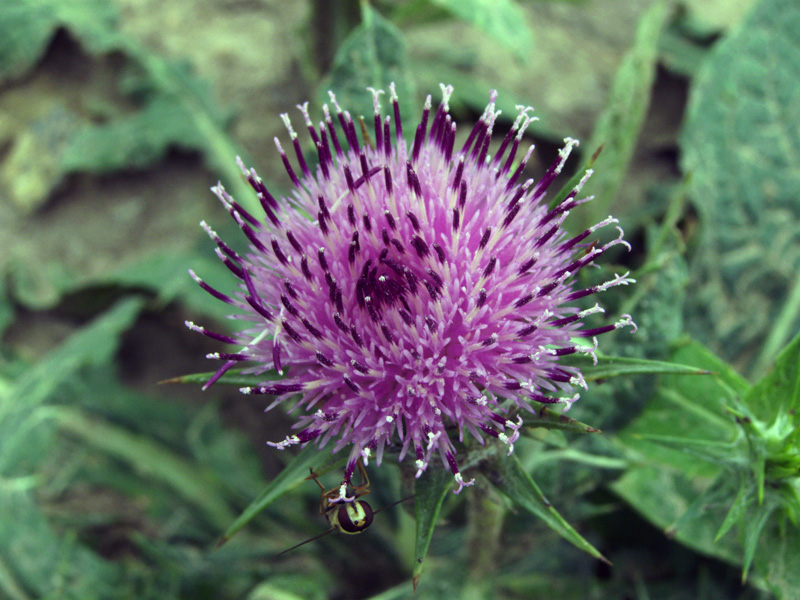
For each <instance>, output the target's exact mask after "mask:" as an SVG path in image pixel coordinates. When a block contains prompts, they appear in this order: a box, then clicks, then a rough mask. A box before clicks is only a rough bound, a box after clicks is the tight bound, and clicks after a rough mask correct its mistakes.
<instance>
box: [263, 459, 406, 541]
mask: <svg viewBox="0 0 800 600" xmlns="http://www.w3.org/2000/svg"><path fill="white" fill-rule="evenodd" d="M358 472H359V475H360V477H361V484H360V485H357V486H354V485H352V484H349V483H348V482H346V481H343V482H342V483H341V485H339V486H338V487H335V488H332V489H330V490H326V489H325V486H324V485H322V484H321V483H320V482H319V480H318V479H317V477H318V475H317V474H316V473H314V470H313V469H311V475H309V476H308V477H307V478H306V479H313V480H314V483H316V484H317V485H318V486H319V488H320V490H322V493H321V494H320V499H319V514H321V515H325V517H326V518H327V519H328V523H329V524H330V529H327V530H325V531H323V532H322V533H320V534H319V535H315V536H314V537H311V538H308V539H307V540H304V541H302V542H300V543H299V544H295V545H294V546H292V547H291V548H287V549H286V550H284V551H283V552H281V553H280V554H278V555H277V556H281V555H282V554H286V553H287V552H289V551H290V550H294V549H295V548H299V547H300V546H302V545H304V544H307V543H309V542H313V541H314V540H317V539H319V538H321V537H322V536H325V535H328V534H329V533H333V532H334V531H340V532H342V533H346V534H348V535H355V534H357V533H361V532H362V531H364V530H365V529H366V528H367V527H369V526H370V525H371V524H372V519H373V517H374V516H375V515H376V514H377V513H379V512H381V511H383V510H386V509H387V508H391V507H392V506H395V505H396V504H400V503H401V502H405V501H406V500H410V499H411V498H413V496H408V497H407V498H403V499H402V500H398V501H397V502H393V503H392V504H390V505H388V506H384V507H383V508H379V509H378V510H376V511H373V510H372V507H371V506H370V505H369V503H368V502H367V501H366V500H359V498H361V497H363V496H366V495H367V494H369V492H370V490H369V477H368V476H367V471H366V470H365V469H364V465H362V464H361V461H358ZM348 487H352V490H353V493H352V495H351V496H348V495H347V489H348Z"/></svg>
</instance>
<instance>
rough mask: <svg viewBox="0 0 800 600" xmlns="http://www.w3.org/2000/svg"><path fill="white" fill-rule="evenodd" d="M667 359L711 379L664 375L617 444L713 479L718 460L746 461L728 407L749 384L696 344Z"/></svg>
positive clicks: (739, 437) (745, 452)
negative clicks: (650, 399) (708, 374)
mask: <svg viewBox="0 0 800 600" xmlns="http://www.w3.org/2000/svg"><path fill="white" fill-rule="evenodd" d="M671 358H672V360H673V362H674V363H676V364H681V363H682V364H685V365H688V366H691V367H694V368H698V369H706V370H707V371H711V372H714V375H713V376H709V377H698V378H686V377H679V376H677V375H665V376H663V377H662V380H661V383H660V385H659V386H658V388H657V392H656V396H655V398H654V401H652V402H650V403H649V404H648V406H647V407H646V408H645V410H644V411H642V413H641V414H640V415H639V416H638V417H637V418H636V419H635V420H634V421H633V422H631V424H630V425H629V426H628V427H626V428H625V429H624V430H623V431H622V432H621V433H620V436H619V439H620V441H621V442H623V443H624V444H625V445H626V446H627V447H628V448H630V449H635V450H636V451H637V452H639V453H642V454H643V455H644V456H645V457H647V458H648V459H650V460H654V461H658V462H660V463H661V464H666V465H672V466H674V467H676V468H680V469H683V470H685V471H686V472H687V473H693V474H694V473H697V474H702V475H705V476H712V475H715V474H716V473H717V472H718V469H719V464H720V463H721V462H724V463H726V464H730V462H731V461H735V460H737V459H738V460H744V461H747V460H748V459H747V450H746V448H744V447H743V446H739V445H738V444H739V442H740V440H741V434H740V431H739V429H738V427H737V426H736V424H735V422H734V419H733V416H732V415H731V414H730V412H729V411H728V406H730V405H731V403H732V402H733V400H734V399H735V398H736V397H738V396H741V395H742V393H743V392H745V391H746V390H747V389H749V384H748V383H747V382H746V381H744V380H743V379H742V378H741V377H740V376H739V375H738V374H736V372H735V371H733V369H732V368H731V367H730V366H729V365H727V364H726V363H725V362H724V361H723V360H721V359H719V358H717V357H715V356H714V355H713V354H712V353H710V352H709V351H708V350H707V349H706V348H704V347H703V346H702V345H700V344H698V343H696V342H691V343H688V344H686V345H684V346H682V347H680V348H678V349H677V350H676V351H675V352H674V353H673V355H672V357H671ZM656 442H661V443H656ZM665 443H666V444H667V445H666V446H665V445H664V444H665ZM734 448H737V450H736V451H735V452H734V451H733V450H734ZM698 458H703V460H701V461H698V460H697V459H698Z"/></svg>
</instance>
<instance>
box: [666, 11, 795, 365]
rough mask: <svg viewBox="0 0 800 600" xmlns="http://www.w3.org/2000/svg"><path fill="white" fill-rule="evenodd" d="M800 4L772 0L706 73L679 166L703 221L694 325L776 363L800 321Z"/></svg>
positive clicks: (724, 346) (695, 95) (738, 352)
mask: <svg viewBox="0 0 800 600" xmlns="http://www.w3.org/2000/svg"><path fill="white" fill-rule="evenodd" d="M798 28H800V4H798V3H797V2H785V1H783V0H765V1H763V2H760V3H758V4H757V5H756V7H755V10H754V11H753V12H752V13H751V14H750V15H749V16H748V17H747V18H746V19H745V21H744V22H743V23H742V25H741V26H740V27H739V28H737V29H736V30H734V31H733V32H732V33H731V34H730V35H729V36H728V37H726V38H725V39H723V40H722V41H720V42H719V43H718V44H717V45H716V46H715V47H714V49H713V50H712V52H711V55H710V57H709V59H708V61H707V62H706V64H705V66H704V68H703V70H702V72H701V73H700V75H699V76H698V77H697V79H696V82H695V86H694V89H693V90H692V94H691V96H690V100H689V105H688V107H687V116H686V125H685V128H684V131H683V136H682V139H681V157H682V161H681V167H682V170H683V172H684V173H687V174H691V175H692V179H691V182H690V197H691V199H692V201H693V203H694V205H695V207H696V208H697V211H698V213H699V215H700V221H701V229H700V231H701V234H702V237H701V239H700V244H699V245H698V247H697V252H696V254H695V256H694V261H693V265H692V280H693V282H692V289H693V290H694V293H693V294H692V297H691V304H690V306H691V310H690V311H688V317H689V318H690V319H691V320H690V322H689V327H690V328H691V330H692V331H693V332H696V333H695V334H694V335H703V336H704V338H705V339H708V340H713V341H714V343H715V344H716V346H715V347H714V349H715V350H718V351H720V352H722V353H724V355H725V356H727V357H740V356H741V357H745V358H750V353H751V352H752V349H753V348H759V347H762V346H763V350H762V353H761V355H760V356H759V357H758V361H757V365H756V368H755V369H754V372H756V373H757V372H760V371H762V370H763V369H765V368H766V367H767V365H769V364H770V363H771V362H772V361H773V360H774V358H775V355H776V354H777V352H778V351H779V350H780V348H782V347H783V346H784V345H785V344H786V343H787V342H788V340H789V339H791V337H793V336H794V335H795V334H796V332H797V331H798V329H800V278H798V275H797V274H798V272H800V245H798V244H797V243H796V233H797V222H798V220H800V197H798V194H797V189H798V187H800V153H798V152H797V150H796V149H797V148H798V147H800V109H799V108H798V107H800V102H798V100H797V99H798V97H800V61H798V60H797V31H798Z"/></svg>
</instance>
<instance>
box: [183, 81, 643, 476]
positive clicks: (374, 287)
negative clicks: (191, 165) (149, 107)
mask: <svg viewBox="0 0 800 600" xmlns="http://www.w3.org/2000/svg"><path fill="white" fill-rule="evenodd" d="M371 91H372V94H373V97H374V106H375V113H374V138H372V139H370V138H371V137H372V136H371V135H369V134H368V133H367V131H366V129H365V130H364V135H363V139H364V143H361V142H360V141H359V138H358V137H357V135H356V126H355V124H354V122H353V118H352V117H351V115H350V114H349V113H348V112H346V111H343V110H342V109H341V108H340V107H339V105H338V103H337V101H336V98H335V96H334V95H333V94H330V97H331V102H332V105H333V109H334V113H335V114H334V115H332V114H331V111H330V110H329V108H328V106H324V107H323V113H324V121H323V122H321V123H320V124H319V126H318V127H315V126H314V124H313V123H312V121H311V119H310V116H309V112H308V108H307V105H303V106H300V107H298V108H299V109H300V112H301V114H302V116H303V119H304V121H305V125H306V127H307V129H308V133H309V135H310V138H311V141H312V142H313V144H314V146H315V147H316V154H317V157H318V165H317V166H316V167H313V168H312V167H311V166H309V162H308V161H307V160H306V157H305V156H304V154H303V150H302V148H301V144H300V140H299V138H298V135H297V134H296V133H295V131H294V129H293V127H292V125H291V122H290V119H289V117H288V116H287V115H282V117H283V120H284V122H285V123H286V126H287V129H288V131H289V137H290V142H291V145H292V147H293V148H292V150H293V152H294V154H295V158H296V162H294V164H293V161H292V160H290V158H289V156H287V153H286V152H285V151H284V149H283V147H282V145H281V143H280V142H279V141H278V139H277V138H276V140H275V143H276V145H277V148H278V152H279V153H280V156H281V159H282V161H283V164H284V166H285V168H286V171H287V173H288V175H289V178H290V179H291V181H292V183H293V184H294V188H293V190H292V192H291V195H290V196H289V197H286V198H281V199H280V200H277V199H276V198H275V197H274V196H273V195H272V194H270V192H269V191H268V190H267V188H266V186H265V185H264V183H263V182H262V180H261V179H260V178H259V177H258V175H256V172H255V171H254V170H253V169H248V168H246V167H245V166H244V165H243V164H241V161H239V162H240V166H241V168H242V171H243V173H244V176H245V177H246V178H247V180H248V181H249V183H250V185H251V186H252V187H253V189H254V190H255V193H256V194H257V195H258V199H259V200H260V202H261V206H262V207H263V211H264V213H265V217H263V218H262V217H256V216H254V215H252V214H250V213H249V212H247V211H246V210H245V209H244V208H242V206H241V205H240V204H239V203H237V202H236V201H235V200H234V199H233V198H231V197H230V196H229V195H228V194H227V193H226V191H225V190H224V189H223V187H222V186H221V185H217V186H216V187H214V188H213V191H214V193H215V194H216V195H217V196H218V197H219V199H220V201H221V202H222V204H223V206H224V207H225V208H226V209H227V210H228V212H229V213H230V214H231V216H232V217H233V218H234V219H235V220H236V222H237V223H238V225H239V226H240V227H241V229H242V231H243V232H244V234H245V235H246V236H247V238H248V240H249V242H250V251H249V253H248V254H246V255H243V256H241V255H239V254H237V253H235V252H234V251H233V250H232V249H231V248H230V247H229V246H227V245H226V244H225V243H224V242H223V241H222V240H220V239H219V238H218V236H217V235H216V234H215V233H214V232H213V231H212V230H211V229H209V228H208V226H207V225H205V224H203V227H205V229H206V230H207V232H208V233H209V235H210V236H211V237H212V239H213V240H214V241H215V242H216V244H217V246H218V247H217V254H218V256H219V258H220V260H222V262H223V263H224V264H225V265H226V266H227V267H228V268H229V269H230V270H231V271H232V272H233V274H234V275H235V276H236V278H237V279H239V285H238V290H237V291H235V292H234V293H233V294H231V295H227V294H224V293H222V292H219V291H217V290H215V289H213V288H211V287H210V286H209V285H208V284H206V283H205V282H203V281H202V280H201V279H200V278H199V277H197V276H196V275H194V273H192V276H193V277H194V278H195V280H196V281H197V282H198V283H199V284H200V285H201V286H202V287H203V288H204V289H205V290H206V291H208V292H209V293H211V294H212V295H214V296H215V297H216V298H218V299H220V300H222V301H224V302H227V303H228V304H230V305H231V306H232V307H234V308H235V309H236V312H237V316H238V318H240V319H241V320H242V321H245V322H247V323H248V326H247V327H246V328H245V329H243V330H242V331H240V332H239V333H237V334H234V335H233V336H227V335H222V334H218V333H214V332H212V331H208V330H207V329H205V328H203V327H199V326H196V325H194V324H191V323H190V324H188V325H189V327H190V328H192V329H195V330H198V331H200V332H201V333H204V334H205V335H208V336H210V337H212V338H214V339H217V340H220V341H222V342H226V343H228V344H234V345H237V346H239V347H240V349H239V350H238V351H236V352H233V353H218V354H214V355H211V357H212V358H218V359H221V360H223V361H224V364H223V366H222V367H221V368H220V369H219V370H218V371H217V373H216V374H215V375H214V376H213V377H212V378H211V380H210V381H209V382H208V383H207V384H206V386H208V385H211V384H212V383H214V381H216V380H217V379H218V378H219V377H220V376H221V375H222V374H223V373H224V372H225V371H227V370H228V369H229V368H230V367H232V366H233V365H236V364H238V363H250V367H249V372H252V373H255V374H260V373H264V372H266V371H270V370H273V369H274V370H276V371H277V372H278V373H281V374H286V377H285V379H283V380H281V381H280V382H277V383H276V382H265V383H264V384H263V385H259V386H256V387H248V388H243V389H242V390H241V391H242V392H243V393H245V394H263V395H267V396H272V397H274V401H273V402H272V404H271V405H270V406H269V408H272V407H274V406H276V405H278V404H280V403H281V402H283V401H284V400H285V399H288V398H299V399H298V400H297V403H298V406H299V407H300V408H301V409H302V410H303V411H304V414H303V415H302V416H300V417H299V419H298V422H297V424H296V428H297V430H298V431H297V432H296V433H295V434H293V435H290V436H288V437H287V438H286V439H285V440H283V441H281V442H278V443H272V442H270V445H271V446H274V447H276V448H279V449H284V448H286V447H288V446H292V445H296V444H305V443H307V442H310V441H312V440H316V442H317V443H318V444H319V446H320V447H322V446H324V445H325V444H326V443H327V442H329V441H332V440H335V442H334V451H338V450H339V449H341V448H344V447H346V446H350V447H351V450H350V455H349V460H348V464H347V467H346V469H345V481H348V482H349V480H350V477H351V475H352V473H353V471H354V468H355V466H356V464H357V461H358V460H359V459H360V458H361V459H364V460H365V461H366V460H367V459H368V458H370V457H371V456H373V455H374V456H375V457H376V460H377V461H378V463H380V461H381V459H382V455H383V452H384V450H385V449H386V447H387V446H389V445H393V446H395V447H397V448H398V449H399V457H400V460H402V459H403V458H404V457H405V456H406V455H407V454H411V455H412V456H413V460H415V461H416V469H417V476H419V475H420V474H421V473H422V472H423V471H425V469H426V468H427V467H428V465H429V462H430V460H431V458H432V457H433V456H434V455H435V454H438V455H439V456H440V457H441V459H442V460H443V462H444V464H445V465H446V466H447V467H448V468H449V469H450V470H451V471H452V473H453V475H454V476H455V478H456V482H457V484H458V488H457V490H456V491H460V490H461V488H462V487H463V486H465V485H469V484H470V482H465V481H464V480H463V478H462V476H461V474H460V473H459V470H458V466H457V461H456V449H455V447H454V445H453V439H454V438H455V437H458V438H459V439H461V438H462V437H463V435H464V433H469V434H471V435H472V436H474V437H475V438H477V439H478V440H480V441H481V442H483V441H484V439H485V437H486V436H490V437H494V438H497V439H499V440H501V441H502V442H504V443H505V444H507V445H508V450H509V453H510V452H511V451H512V450H513V446H514V442H515V440H516V439H517V438H518V436H519V432H518V430H519V427H520V426H521V424H522V419H521V417H519V416H518V414H517V413H518V412H519V409H522V410H526V411H533V410H534V409H533V407H534V406H536V405H537V404H554V403H561V404H564V405H565V409H568V408H569V406H570V405H571V404H572V402H574V401H575V400H576V399H577V398H578V394H577V393H576V392H575V390H576V389H577V388H585V387H586V383H585V381H584V379H583V377H582V376H581V373H580V372H579V370H578V369H576V368H574V367H568V366H563V365H560V364H559V358H560V357H562V356H564V355H568V354H572V353H575V352H585V353H588V354H593V352H594V349H595V348H596V344H597V340H596V339H594V340H593V344H580V343H576V341H575V340H577V339H579V338H588V339H592V338H595V336H597V335H599V334H601V333H605V332H607V331H611V330H614V329H616V328H619V327H622V326H625V325H632V326H633V327H634V328H635V325H633V323H632V321H631V319H630V317H629V316H627V315H623V316H622V317H621V318H620V319H619V320H618V321H616V322H615V323H612V324H608V325H604V326H600V327H587V326H586V325H584V320H585V319H586V318H587V317H589V316H590V315H592V314H595V313H601V312H603V309H602V308H600V306H599V305H595V306H594V307H593V308H590V309H588V310H583V311H581V310H580V309H579V308H577V307H576V306H574V305H573V303H574V301H576V300H578V299H579V298H583V297H585V296H589V295H591V294H595V293H598V292H603V291H605V290H606V289H608V288H610V287H612V286H617V285H625V284H628V283H630V282H631V281H632V280H631V279H629V278H628V276H627V273H626V274H625V275H621V276H616V277H614V278H613V279H611V280H610V281H607V282H606V283H604V284H601V285H596V286H592V287H588V288H584V289H578V288H577V287H576V285H575V284H574V280H575V275H576V273H577V272H578V271H579V270H580V269H582V268H583V267H586V266H587V265H590V264H592V263H593V262H594V261H595V260H596V259H597V258H598V257H599V256H600V255H602V254H603V253H604V252H605V251H606V250H608V249H609V248H610V247H612V246H614V245H617V244H624V245H626V246H627V243H626V242H624V241H623V239H622V230H621V229H619V227H617V229H619V232H620V236H619V237H618V238H617V239H615V240H613V241H611V242H609V243H607V244H605V245H599V246H598V245H587V243H586V242H585V240H587V238H589V237H590V236H591V235H592V233H593V232H594V231H595V230H597V229H598V228H600V227H605V226H608V225H613V224H616V223H617V221H616V220H615V219H613V218H611V217H609V218H608V219H606V220H604V221H602V222H601V223H598V224H597V225H595V226H594V227H591V228H589V229H588V230H586V231H584V232H582V233H581V234H580V235H577V236H575V237H569V236H568V235H567V234H566V232H565V230H564V229H563V228H562V223H563V221H564V219H565V218H566V217H567V215H568V213H569V212H570V210H572V209H573V208H575V207H576V206H578V205H579V204H581V203H582V202H583V201H585V200H579V199H577V194H578V192H579V190H580V188H581V186H582V185H583V183H584V182H585V180H586V179H587V178H588V177H589V175H590V172H587V173H586V176H585V177H584V179H583V180H582V181H581V182H580V184H579V185H578V186H577V187H576V188H575V189H574V190H573V191H572V192H571V193H570V194H569V195H568V196H567V197H566V198H565V199H564V201H563V202H561V203H560V204H559V205H558V206H556V207H555V208H553V209H549V208H548V205H547V202H546V201H545V200H544V198H545V193H546V191H547V189H548V187H549V186H550V184H551V183H552V182H553V180H554V179H555V178H556V176H557V175H558V174H559V173H560V172H561V169H562V167H563V166H564V163H565V161H566V160H567V157H568V156H569V154H570V151H571V150H572V149H573V147H574V146H576V145H577V141H575V140H572V139H569V138H568V139H566V140H565V146H564V148H563V150H561V152H560V153H559V157H558V159H557V160H556V162H555V164H553V165H552V166H551V167H550V169H549V170H548V171H547V172H546V173H545V175H544V176H543V177H542V178H541V179H540V180H539V181H533V180H530V179H529V180H527V181H523V180H521V174H522V172H523V169H524V168H525V165H526V163H527V162H528V159H529V158H530V156H531V153H532V150H533V148H532V147H531V148H530V149H528V150H527V151H526V152H525V153H524V154H522V152H520V145H521V144H522V142H523V134H524V132H525V129H526V127H527V126H528V125H529V124H530V123H531V122H532V121H533V120H534V119H533V117H531V116H530V111H531V109H530V108H529V107H519V115H518V116H517V118H516V120H515V122H514V124H513V126H512V127H511V129H510V130H509V131H508V132H507V133H506V135H505V137H504V138H503V141H502V143H501V145H500V148H499V149H498V151H497V152H496V154H495V155H494V156H490V155H489V144H490V141H491V139H492V137H493V133H494V128H495V125H496V120H497V117H498V115H499V114H500V113H499V111H497V110H495V104H494V101H495V99H496V94H495V93H494V92H493V93H492V95H491V99H490V100H491V101H490V103H489V105H488V106H487V107H486V110H485V111H484V113H483V115H482V116H481V118H480V120H479V121H478V122H477V124H476V125H475V126H474V128H473V129H472V131H471V132H470V134H469V136H468V138H467V140H466V142H465V143H464V144H463V146H462V147H458V148H457V147H456V123H455V121H454V120H453V118H452V117H451V115H450V114H449V107H448V99H449V97H450V95H451V93H452V88H451V87H449V86H442V93H443V98H442V101H441V103H440V104H439V107H438V108H437V109H436V110H435V111H434V110H432V108H431V98H430V96H429V97H428V99H427V101H426V103H425V105H424V109H423V113H422V119H421V122H420V123H419V125H418V126H417V128H416V134H415V135H414V137H413V142H412V143H411V144H410V145H409V144H407V143H406V142H405V141H404V139H403V137H402V125H401V122H400V111H399V107H398V101H397V96H396V94H395V93H394V87H393V86H391V87H390V95H389V99H390V102H391V105H392V114H393V118H392V116H386V117H384V116H383V114H382V112H381V107H380V100H381V97H380V96H381V94H382V93H383V92H382V91H376V90H371ZM520 155H522V158H521V160H520ZM514 415H516V416H514ZM456 434H457V436H456Z"/></svg>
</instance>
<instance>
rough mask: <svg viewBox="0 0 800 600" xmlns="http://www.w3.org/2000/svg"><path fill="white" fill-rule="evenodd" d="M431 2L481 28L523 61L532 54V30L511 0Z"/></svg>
mask: <svg viewBox="0 0 800 600" xmlns="http://www.w3.org/2000/svg"><path fill="white" fill-rule="evenodd" d="M431 1H432V2H433V4H435V5H436V6H439V7H441V8H443V9H445V10H447V11H448V12H450V13H452V14H454V15H455V16H457V17H459V18H460V19H464V20H465V21H467V22H468V23H471V24H472V25H474V26H475V27H477V28H478V29H481V30H483V31H484V32H486V33H487V34H488V35H490V36H492V37H493V38H494V39H495V40H496V41H498V42H500V43H501V44H503V45H504V46H506V47H507V48H509V49H511V50H513V51H514V54H516V55H517V57H518V58H519V59H520V60H521V61H523V62H528V61H529V60H530V58H531V56H532V55H533V31H531V28H530V27H529V26H528V24H527V19H526V15H525V11H524V10H522V7H520V6H519V4H517V3H516V2H514V0H431Z"/></svg>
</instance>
